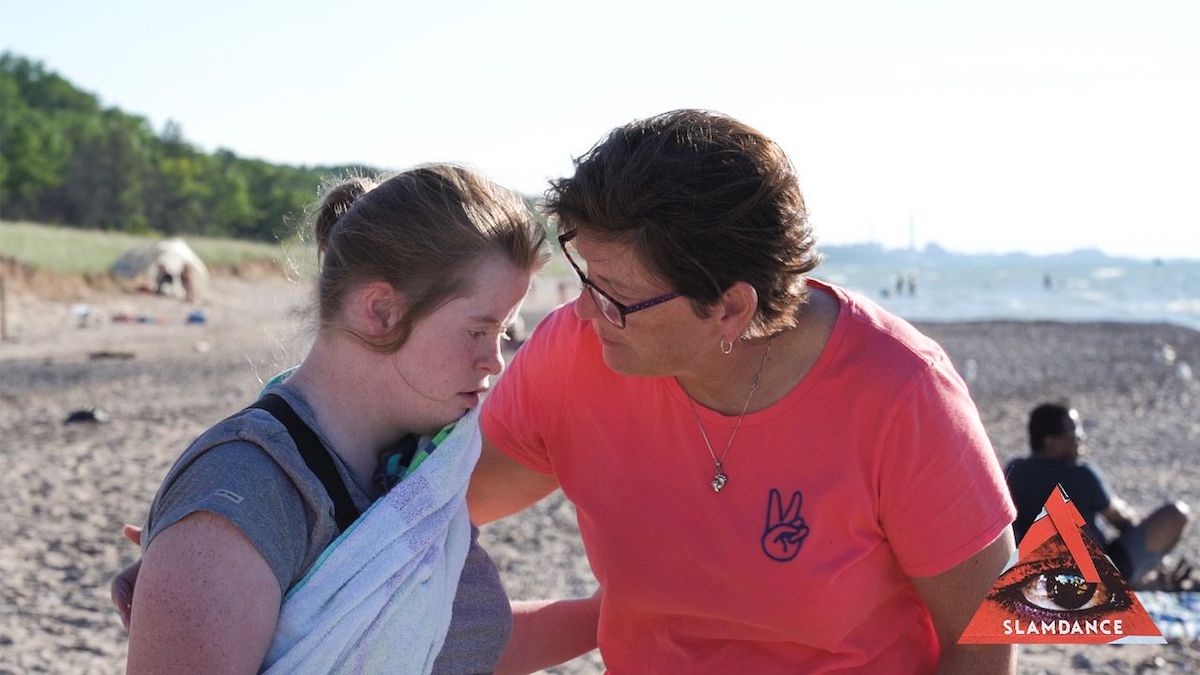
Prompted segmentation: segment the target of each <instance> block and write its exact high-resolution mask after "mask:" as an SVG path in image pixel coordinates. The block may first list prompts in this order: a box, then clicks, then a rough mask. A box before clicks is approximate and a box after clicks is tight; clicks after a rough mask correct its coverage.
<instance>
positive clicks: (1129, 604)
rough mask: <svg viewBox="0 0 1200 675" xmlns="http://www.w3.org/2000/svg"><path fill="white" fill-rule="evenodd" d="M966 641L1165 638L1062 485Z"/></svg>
mask: <svg viewBox="0 0 1200 675" xmlns="http://www.w3.org/2000/svg"><path fill="white" fill-rule="evenodd" d="M959 643H961V644H1103V643H1113V644H1130V643H1139V644H1165V643H1166V640H1165V639H1163V636H1162V633H1161V632H1159V630H1158V627H1157V626H1155V625H1154V621H1153V620H1152V619H1151V618H1150V615H1149V614H1147V613H1146V609H1145V608H1144V607H1142V603H1141V602H1139V601H1138V599H1137V596H1136V595H1134V594H1133V591H1132V590H1130V588H1129V584H1127V583H1125V580H1124V579H1122V578H1121V575H1120V574H1119V573H1118V572H1117V569H1116V567H1115V566H1114V565H1113V563H1112V561H1111V560H1109V559H1108V557H1107V556H1106V555H1105V554H1104V551H1103V550H1102V549H1101V548H1100V546H1099V545H1097V544H1096V542H1095V541H1094V540H1093V539H1092V538H1091V536H1090V535H1089V534H1088V533H1087V531H1086V529H1085V528H1084V521H1083V516H1081V515H1079V509H1076V508H1075V506H1074V505H1073V504H1072V503H1071V501H1070V498H1069V497H1068V496H1067V493H1066V491H1064V490H1063V489H1062V486H1061V485H1060V486H1058V487H1057V489H1055V490H1054V491H1053V492H1051V493H1050V498H1049V499H1047V500H1046V505H1045V507H1044V508H1043V509H1042V513H1041V514H1040V515H1039V516H1038V519H1037V520H1036V521H1034V523H1033V525H1032V526H1031V527H1030V528H1029V531H1028V532H1026V533H1025V537H1024V538H1023V539H1022V540H1021V543H1020V546H1019V547H1018V549H1017V552H1016V554H1014V555H1013V559H1012V560H1010V561H1009V564H1008V568H1007V569H1005V570H1004V572H1003V573H1001V575H1000V578H999V579H998V580H997V581H996V585H995V586H993V587H992V590H991V592H990V593H988V596H987V598H985V599H984V601H983V604H982V605H981V606H980V607H979V610H978V611H976V612H975V616H974V617H973V618H972V619H971V622H970V623H969V624H967V628H966V630H965V631H963V635H962V637H961V638H959Z"/></svg>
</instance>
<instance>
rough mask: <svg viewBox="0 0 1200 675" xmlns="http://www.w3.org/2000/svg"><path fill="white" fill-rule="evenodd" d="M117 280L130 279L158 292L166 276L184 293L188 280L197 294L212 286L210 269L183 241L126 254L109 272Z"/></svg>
mask: <svg viewBox="0 0 1200 675" xmlns="http://www.w3.org/2000/svg"><path fill="white" fill-rule="evenodd" d="M109 273H110V274H112V276H113V277H116V278H117V279H129V280H133V281H137V282H140V283H145V284H146V285H147V286H149V287H151V288H154V287H155V285H156V284H158V283H159V281H160V280H162V278H163V275H164V273H165V275H167V277H168V278H169V282H168V283H169V286H170V287H171V288H172V289H175V288H178V289H182V288H183V286H182V283H181V282H182V279H184V278H185V276H186V278H188V279H189V280H190V281H191V284H192V288H193V290H194V292H195V293H196V294H200V293H203V291H204V289H205V288H207V286H208V278H209V275H208V267H206V266H205V265H204V261H202V260H200V256H198V255H196V252H195V251H193V250H192V248H191V247H190V246H188V245H187V243H186V242H184V241H183V240H182V239H178V238H175V239H163V240H162V241H156V242H154V243H151V244H146V245H142V246H137V247H134V248H132V249H130V250H128V251H126V252H125V253H124V254H123V255H122V256H121V257H120V258H118V259H117V261H116V262H115V263H113V265H112V267H111V268H109Z"/></svg>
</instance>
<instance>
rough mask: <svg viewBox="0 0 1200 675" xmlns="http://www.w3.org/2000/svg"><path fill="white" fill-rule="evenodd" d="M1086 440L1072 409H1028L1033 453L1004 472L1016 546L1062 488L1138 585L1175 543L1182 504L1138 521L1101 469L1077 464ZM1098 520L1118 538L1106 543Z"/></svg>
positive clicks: (1184, 517)
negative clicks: (1014, 515) (1014, 517)
mask: <svg viewBox="0 0 1200 675" xmlns="http://www.w3.org/2000/svg"><path fill="white" fill-rule="evenodd" d="M1086 438H1087V437H1086V435H1085V434H1084V433H1083V428H1082V422H1081V421H1080V418H1079V413H1078V412H1077V411H1075V410H1073V409H1071V408H1068V407H1066V406H1063V405H1058V404H1055V403H1043V404H1042V405H1039V406H1038V407H1036V408H1034V409H1033V412H1032V413H1031V414H1030V416H1029V446H1030V449H1031V451H1032V452H1031V454H1030V456H1029V457H1022V458H1018V459H1014V460H1013V461H1012V462H1009V464H1008V467H1007V469H1006V470H1005V473H1006V475H1007V477H1008V489H1009V491H1010V492H1011V493H1012V498H1013V502H1014V503H1015V504H1016V506H1017V520H1016V521H1015V522H1014V523H1013V530H1014V533H1015V534H1016V537H1017V541H1018V542H1019V541H1020V540H1021V538H1022V537H1024V536H1025V532H1026V531H1027V530H1028V529H1029V526H1030V525H1032V524H1033V521H1034V519H1036V518H1037V516H1038V513H1040V512H1041V510H1042V506H1043V505H1045V503H1046V499H1047V498H1049V496H1050V492H1051V491H1052V490H1053V489H1054V486H1055V485H1058V484H1061V485H1062V486H1063V489H1064V490H1066V491H1067V495H1068V496H1069V497H1070V498H1071V501H1072V503H1074V505H1075V508H1077V509H1079V514H1080V515H1081V516H1083V520H1084V522H1085V523H1086V525H1087V528H1088V533H1089V534H1090V535H1091V536H1092V538H1094V539H1095V540H1096V542H1097V543H1098V544H1100V545H1101V546H1103V547H1104V549H1105V553H1107V554H1108V557H1109V558H1111V559H1112V561H1113V564H1115V565H1116V567H1117V571H1119V572H1120V573H1121V576H1122V577H1124V578H1125V580H1126V581H1128V582H1129V583H1130V584H1132V585H1134V586H1137V584H1138V581H1139V580H1140V579H1142V578H1143V577H1144V576H1145V575H1146V573H1147V572H1150V571H1151V570H1153V569H1155V568H1156V567H1157V566H1158V565H1159V563H1160V562H1161V561H1162V558H1163V556H1164V555H1165V554H1167V553H1168V552H1170V551H1171V549H1173V548H1175V545H1176V544H1178V543H1179V539H1180V536H1181V535H1182V534H1183V529H1184V526H1186V525H1187V522H1188V514H1189V512H1190V510H1189V508H1188V506H1187V504H1185V503H1183V502H1181V501H1175V502H1169V503H1167V504H1164V505H1163V506H1161V507H1159V508H1158V510H1156V511H1155V512H1154V513H1152V514H1150V516H1149V517H1147V518H1146V519H1145V520H1142V521H1140V522H1139V521H1138V520H1137V517H1136V515H1135V514H1134V512H1133V510H1132V509H1130V508H1129V506H1128V505H1127V504H1126V503H1125V502H1124V501H1123V500H1122V499H1121V498H1120V497H1118V496H1116V495H1115V494H1113V491H1112V490H1111V489H1110V488H1109V486H1108V484H1107V483H1106V482H1105V480H1104V477H1103V476H1102V475H1101V473H1100V471H1099V470H1098V469H1097V468H1096V467H1095V466H1093V465H1092V464H1090V463H1088V462H1085V461H1080V459H1079V456H1080V454H1082V451H1081V444H1082V443H1083V441H1084V440H1085V439H1086ZM1097 516H1104V519H1105V520H1107V521H1108V522H1109V524H1110V525H1112V526H1113V527H1115V528H1116V529H1117V531H1118V532H1120V535H1119V536H1118V537H1117V538H1116V539H1114V540H1113V541H1111V542H1107V543H1106V541H1107V540H1106V537H1105V536H1104V534H1103V532H1102V531H1101V530H1100V528H1099V526H1098V522H1097ZM1180 567H1181V569H1182V567H1183V566H1182V565H1181V566H1180ZM1177 571H1178V570H1177ZM1184 576H1186V575H1184Z"/></svg>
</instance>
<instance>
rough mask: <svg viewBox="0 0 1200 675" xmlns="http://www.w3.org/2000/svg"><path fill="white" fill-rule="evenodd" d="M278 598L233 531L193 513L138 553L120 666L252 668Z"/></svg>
mask: <svg viewBox="0 0 1200 675" xmlns="http://www.w3.org/2000/svg"><path fill="white" fill-rule="evenodd" d="M281 600H282V593H281V590H280V588H279V581H278V580H277V579H276V577H275V573H274V572H273V571H272V570H271V566H270V565H269V564H268V563H267V561H266V560H265V559H264V558H263V557H262V555H261V554H260V553H259V552H258V549H257V548H255V546H254V545H253V544H252V543H251V542H250V540H249V539H248V538H247V537H246V536H245V534H243V533H242V531H241V530H240V529H238V528H237V527H236V526H234V525H233V523H231V522H229V521H228V520H226V519H225V518H223V517H221V516H218V515H215V514H212V513H209V512H207V511H198V512H195V513H192V514H191V515H188V516H187V517H185V518H183V519H182V520H180V521H179V522H177V523H175V524H174V525H172V526H170V527H168V528H167V529H166V530H163V531H162V532H161V533H159V535H158V536H157V537H156V538H155V539H154V541H153V542H152V543H151V545H150V548H149V549H148V550H147V551H146V554H145V556H144V557H143V558H142V561H141V569H140V571H139V572H138V574H137V585H136V587H135V588H134V590H133V602H132V604H133V605H134V606H136V607H137V611H136V612H133V613H132V618H131V621H130V627H129V661H128V665H127V672H129V673H139V672H147V673H165V672H228V673H237V672H247V673H254V672H258V670H259V668H260V667H261V665H262V662H263V659H264V658H265V657H266V654H267V649H268V648H269V647H270V644H271V639H272V637H273V636H274V634H275V626H276V623H277V622H278V619H279V608H280V603H281Z"/></svg>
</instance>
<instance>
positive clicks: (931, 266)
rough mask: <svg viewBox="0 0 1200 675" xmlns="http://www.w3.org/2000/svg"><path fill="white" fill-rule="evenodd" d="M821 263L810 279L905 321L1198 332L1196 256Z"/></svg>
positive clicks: (1199, 272)
mask: <svg viewBox="0 0 1200 675" xmlns="http://www.w3.org/2000/svg"><path fill="white" fill-rule="evenodd" d="M909 263H910V264H904V265H897V264H888V263H887V262H886V261H870V262H859V261H855V262H843V263H838V262H837V261H836V260H826V262H825V263H823V264H822V265H821V266H820V267H818V268H817V269H816V270H814V271H813V273H812V276H813V277H815V278H817V279H821V280H823V281H828V282H831V283H833V284H836V285H839V286H842V287H844V288H847V289H850V290H853V291H856V292H858V293H860V294H862V295H865V296H866V297H868V298H870V299H872V300H874V301H875V302H877V303H879V304H880V305H882V306H883V307H885V308H887V309H888V310H889V311H891V312H893V313H894V314H897V315H899V316H901V317H903V318H904V319H906V320H909V321H917V322H922V321H924V322H946V321H990V320H1009V321H1064V322H1072V323H1079V322H1091V321H1116V322H1123V323H1170V324H1176V325H1180V326H1185V327H1188V328H1192V329H1194V330H1200V261H1169V262H1162V261H1139V260H1127V259H1110V260H1105V261H1098V262H1095V263H1084V262H1080V263H1075V264H1064V263H1063V262H1062V261H1055V260H1050V259H1047V260H1039V259H1037V258H1025V259H1021V260H1017V261H1012V262H1009V261H1006V260H1005V259H1004V258H1001V257H981V258H979V259H977V260H975V261H970V262H969V263H967V264H964V259H963V258H958V257H956V258H954V259H953V260H938V259H930V258H928V257H923V259H919V260H914V261H909Z"/></svg>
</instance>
